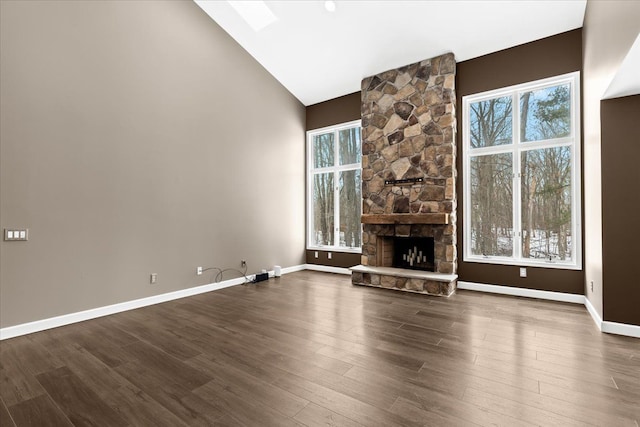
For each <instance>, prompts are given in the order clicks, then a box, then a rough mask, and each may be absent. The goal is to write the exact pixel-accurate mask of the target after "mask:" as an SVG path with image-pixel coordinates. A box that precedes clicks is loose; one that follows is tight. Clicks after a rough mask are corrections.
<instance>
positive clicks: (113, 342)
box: [0, 271, 640, 427]
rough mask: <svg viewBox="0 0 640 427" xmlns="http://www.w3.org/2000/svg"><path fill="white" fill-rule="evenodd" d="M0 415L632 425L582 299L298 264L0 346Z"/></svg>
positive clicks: (53, 420) (614, 351)
mask: <svg viewBox="0 0 640 427" xmlns="http://www.w3.org/2000/svg"><path fill="white" fill-rule="evenodd" d="M0 381H1V383H0V425H2V426H3V427H8V426H49V425H51V426H309V427H316V426H349V427H351V426H367V427H368V426H385V427H387V426H478V425H479V426H494V425H502V426H531V425H539V426H550V425H561V426H586V425H597V426H635V427H640V426H639V422H640V340H638V339H634V338H628V337H620V336H615V335H607V334H602V333H600V332H599V331H598V330H597V328H596V327H595V325H594V323H593V321H592V320H591V318H590V317H589V315H588V314H587V311H586V310H585V308H584V307H583V306H580V305H573V304H564V303H555V302H548V301H539V300H533V299H524V298H515V297H508V296H498V295H490V294H483V293H478V292H471V291H458V293H457V294H456V295H454V296H452V297H451V298H448V299H445V298H437V297H428V296H423V295H413V294H405V293H400V292H394V291H388V290H383V289H375V288H367V287H355V286H352V285H351V284H350V278H349V277H348V276H341V275H334V274H327V273H316V272H309V271H304V272H298V273H293V274H288V275H286V276H283V277H281V278H279V279H271V280H269V281H268V282H264V283H261V284H258V285H246V286H235V287H232V288H226V289H223V290H220V291H216V292H211V293H208V294H202V295H197V296H194V297H190V298H186V299H181V300H176V301H172V302H168V303H165V304H160V305H155V306H151V307H146V308H143V309H139V310H134V311H129V312H125V313H120V314H117V315H113V316H108V317H103V318H100V319H95V320H91V321H87V322H83V323H78V324H74V325H69V326H65V327H62V328H57V329H53V330H49V331H44V332H39V333H36V334H32V335H28V336H23V337H18V338H13V339H10V340H5V341H2V342H1V343H0Z"/></svg>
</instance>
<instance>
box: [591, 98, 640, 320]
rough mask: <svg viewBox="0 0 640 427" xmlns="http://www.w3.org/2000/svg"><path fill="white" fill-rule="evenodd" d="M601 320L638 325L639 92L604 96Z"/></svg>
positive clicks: (639, 292) (602, 116) (639, 235)
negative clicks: (625, 95) (614, 97)
mask: <svg viewBox="0 0 640 427" xmlns="http://www.w3.org/2000/svg"><path fill="white" fill-rule="evenodd" d="M600 117H601V119H602V121H601V124H602V128H601V129H602V133H601V135H602V226H603V233H602V237H603V247H602V260H603V269H602V273H603V278H604V280H603V283H604V288H603V303H604V320H608V321H611V322H620V323H628V324H633V325H638V326H640V307H639V306H638V304H640V286H638V274H637V272H636V271H635V269H634V266H635V264H636V262H638V250H637V248H638V242H640V222H638V212H640V188H639V187H640V168H639V167H638V159H640V127H639V126H638V118H639V117H640V95H635V96H627V97H624V98H617V99H611V100H607V101H602V104H601V109H600Z"/></svg>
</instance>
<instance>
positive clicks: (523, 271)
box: [520, 267, 527, 277]
mask: <svg viewBox="0 0 640 427" xmlns="http://www.w3.org/2000/svg"><path fill="white" fill-rule="evenodd" d="M520 277H527V268H526V267H520Z"/></svg>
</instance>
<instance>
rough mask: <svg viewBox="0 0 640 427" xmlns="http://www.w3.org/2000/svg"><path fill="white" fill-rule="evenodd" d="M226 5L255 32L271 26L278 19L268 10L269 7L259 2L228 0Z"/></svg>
mask: <svg viewBox="0 0 640 427" xmlns="http://www.w3.org/2000/svg"><path fill="white" fill-rule="evenodd" d="M227 3H229V4H230V5H231V7H232V8H233V9H234V10H235V11H236V12H238V14H239V15H240V16H241V17H242V19H244V20H245V21H246V22H247V24H249V26H250V27H251V28H253V31H255V32H258V31H260V30H262V29H263V28H265V27H266V26H268V25H270V24H273V23H274V22H275V21H276V20H277V19H278V18H277V17H276V15H274V14H273V12H272V11H271V9H269V6H267V4H266V3H265V2H264V1H261V0H250V1H247V0H244V1H233V0H228V1H227Z"/></svg>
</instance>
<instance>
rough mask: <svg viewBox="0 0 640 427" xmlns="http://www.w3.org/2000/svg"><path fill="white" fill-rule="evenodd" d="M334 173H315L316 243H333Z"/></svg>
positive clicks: (314, 242) (314, 217)
mask: <svg viewBox="0 0 640 427" xmlns="http://www.w3.org/2000/svg"><path fill="white" fill-rule="evenodd" d="M333 203H334V201H333V173H318V174H315V175H313V236H312V240H313V242H312V244H314V245H333V234H334V233H333V228H334V225H333V224H334V221H333V206H334V204H333Z"/></svg>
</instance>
